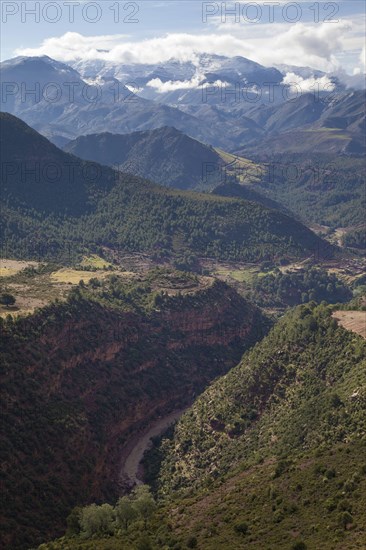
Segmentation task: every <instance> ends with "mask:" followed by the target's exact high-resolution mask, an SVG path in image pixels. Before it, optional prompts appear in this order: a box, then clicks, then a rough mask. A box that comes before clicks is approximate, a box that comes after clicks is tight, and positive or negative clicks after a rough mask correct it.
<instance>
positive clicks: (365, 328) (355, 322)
mask: <svg viewBox="0 0 366 550" xmlns="http://www.w3.org/2000/svg"><path fill="white" fill-rule="evenodd" d="M333 317H334V319H336V320H337V321H338V322H339V324H340V325H342V327H344V328H345V329H347V330H351V331H352V332H356V333H357V334H360V335H361V336H362V337H363V338H365V339H366V311H335V312H334V313H333Z"/></svg>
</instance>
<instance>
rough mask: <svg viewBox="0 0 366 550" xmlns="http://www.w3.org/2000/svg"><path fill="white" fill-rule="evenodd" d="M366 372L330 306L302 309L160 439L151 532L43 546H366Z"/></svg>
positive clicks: (153, 457) (361, 346)
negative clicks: (332, 314) (156, 500)
mask: <svg viewBox="0 0 366 550" xmlns="http://www.w3.org/2000/svg"><path fill="white" fill-rule="evenodd" d="M365 366H366V343H365V341H364V340H363V339H362V338H361V337H359V336H357V335H355V334H353V333H350V332H348V331H345V330H344V329H342V328H341V327H338V326H337V323H336V321H335V320H334V319H332V318H331V308H330V307H329V306H326V305H318V306H317V305H315V303H310V304H306V305H302V306H299V307H297V308H296V309H294V310H291V311H290V312H288V313H287V315H286V316H285V317H284V318H283V319H282V320H281V321H280V322H279V323H278V324H277V325H276V326H275V327H274V328H273V329H272V331H271V332H270V334H269V335H268V336H267V337H266V338H265V339H264V340H263V341H262V342H260V343H259V344H257V345H256V346H255V347H254V348H253V349H252V350H251V351H249V352H247V353H246V354H245V355H244V356H243V359H242V361H241V363H240V364H239V366H237V367H235V368H234V369H232V370H231V371H230V372H229V373H228V374H227V375H226V376H224V377H222V378H220V379H218V380H217V381H216V382H214V383H213V384H212V386H210V387H209V388H208V389H207V390H206V391H205V392H204V393H203V394H202V395H201V396H200V397H199V398H198V399H197V400H196V402H195V403H194V405H193V406H192V407H191V408H190V409H189V410H188V412H186V413H185V414H184V415H183V417H182V418H181V420H180V421H179V422H178V424H177V425H176V427H175V430H174V432H173V433H172V434H171V438H170V439H167V438H163V440H162V443H161V444H160V445H159V443H158V441H156V442H155V444H156V446H155V448H154V449H153V450H152V451H151V453H150V456H149V457H148V458H147V464H148V465H149V469H148V473H149V477H150V480H151V481H152V482H153V484H154V486H155V488H156V490H157V492H158V495H159V500H158V508H157V510H156V511H155V513H153V514H152V516H151V518H150V520H149V523H148V525H147V528H146V529H144V526H143V523H142V521H141V520H136V523H133V524H131V525H130V526H129V527H128V529H127V530H123V531H121V530H118V529H115V530H114V531H113V536H112V537H109V538H108V539H106V538H100V536H97V537H96V538H94V539H89V540H87V541H85V537H84V538H83V536H80V535H76V536H75V535H74V536H71V538H70V535H69V537H68V538H66V539H61V540H60V541H55V542H54V543H53V545H52V546H51V545H45V546H42V548H47V549H51V548H54V549H55V550H56V549H57V550H58V549H61V548H63V547H64V545H65V546H67V547H68V548H70V549H72V550H73V549H76V548H80V549H84V548H85V549H87V548H88V549H89V548H95V549H97V548H98V549H99V548H101V549H103V548H110V549H111V550H113V549H114V548H116V549H117V548H119V547H120V546H121V544H122V545H123V547H124V548H126V549H128V550H130V549H131V550H132V549H135V548H141V549H143V548H146V549H148V548H150V549H153V550H157V549H160V548H163V549H169V548H175V549H181V550H183V549H186V548H203V549H209V550H216V549H217V548H240V549H245V548H253V549H255V550H270V549H273V548H283V549H285V550H287V549H288V550H300V549H302V550H304V549H305V550H306V549H308V550H311V549H313V548H314V549H315V548H322V549H324V550H343V549H345V548H347V549H353V548H354V549H356V548H362V547H363V542H364V540H365V535H366V532H365V509H366V497H365V494H366V492H365V489H366V462H365V450H366V439H365V437H366V436H365V434H366V423H365V418H366V416H365V408H366V374H365V373H366V371H365ZM154 472H155V475H154Z"/></svg>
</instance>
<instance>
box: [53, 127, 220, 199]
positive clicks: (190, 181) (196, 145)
mask: <svg viewBox="0 0 366 550" xmlns="http://www.w3.org/2000/svg"><path fill="white" fill-rule="evenodd" d="M63 149H64V151H66V152H68V153H72V154H74V155H77V156H78V157H80V158H82V159H85V160H92V161H94V162H98V163H100V164H105V165H107V166H112V167H115V168H116V169H118V170H120V171H121V172H129V173H131V174H134V175H135V176H140V177H142V178H148V179H149V180H151V181H154V182H156V183H159V184H160V185H165V186H167V187H174V188H177V189H197V188H199V189H200V190H203V189H211V188H212V187H214V186H215V185H218V184H219V183H220V180H221V178H222V173H223V172H222V170H221V168H223V166H224V162H223V160H222V158H221V157H220V155H219V154H218V153H217V152H216V151H215V149H213V148H212V147H209V146H208V145H204V144H203V143H200V142H199V141H197V140H195V139H192V138H190V137H189V136H186V135H185V134H183V132H180V131H178V130H177V129H176V128H169V127H163V128H158V129H156V130H149V131H146V132H133V133H131V134H124V135H121V134H110V133H104V134H92V135H86V136H80V137H78V138H77V139H75V140H73V141H70V142H69V143H67V144H66V145H65V146H64V147H63Z"/></svg>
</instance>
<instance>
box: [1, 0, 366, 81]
mask: <svg viewBox="0 0 366 550" xmlns="http://www.w3.org/2000/svg"><path fill="white" fill-rule="evenodd" d="M1 27H2V28H1V31H2V32H1V59H2V60H4V59H9V58H12V57H15V56H17V55H49V56H50V57H52V58H54V59H57V60H59V61H64V62H66V63H67V62H68V61H69V62H70V61H75V60H78V59H85V60H87V59H102V60H106V61H111V62H113V63H121V64H123V63H131V62H135V63H164V61H166V60H168V59H170V58H172V57H175V58H177V59H179V60H183V61H184V60H192V59H194V58H195V56H197V54H199V53H203V52H207V53H215V54H219V55H227V56H235V55H241V56H243V57H247V58H249V59H251V60H253V61H256V62H258V63H261V64H263V65H265V66H272V65H279V64H287V65H298V66H310V67H312V68H315V69H319V70H324V71H327V72H339V73H342V72H345V73H348V74H351V75H352V74H356V75H357V74H360V73H364V72H365V46H364V42H365V3H364V2H363V0H346V1H341V2H303V1H300V2H285V1H283V0H277V1H274V2H271V1H268V0H258V1H257V2H222V1H221V0H220V1H219V2H206V1H204V2H202V1H200V0H162V1H159V0H142V1H141V0H136V1H129V0H127V1H116V0H111V1H109V0H103V1H97V2H92V1H87V0H79V1H74V0H69V1H62V0H61V1H58V2H52V1H47V0H46V1H40V2H33V1H32V2H30V1H27V2H24V1H9V2H7V1H4V0H3V1H2V2H1Z"/></svg>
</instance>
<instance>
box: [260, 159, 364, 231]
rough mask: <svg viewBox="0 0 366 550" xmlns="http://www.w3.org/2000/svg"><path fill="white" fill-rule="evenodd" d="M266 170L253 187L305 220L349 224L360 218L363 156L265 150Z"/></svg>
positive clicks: (360, 221)
mask: <svg viewBox="0 0 366 550" xmlns="http://www.w3.org/2000/svg"><path fill="white" fill-rule="evenodd" d="M255 159H256V160H258V161H259V162H267V173H266V174H265V175H264V177H263V179H262V181H261V182H260V183H259V185H258V187H257V186H256V187H255V189H256V190H258V191H260V192H262V193H263V194H265V195H267V196H268V197H269V198H271V199H274V200H276V201H278V202H279V203H281V204H283V205H285V206H286V207H287V208H289V209H290V210H291V211H292V212H294V213H295V214H297V215H298V216H299V218H300V219H302V220H304V221H305V222H306V223H317V224H322V225H325V226H330V227H332V228H335V227H349V226H354V225H357V224H360V223H362V222H363V218H364V213H365V192H364V180H363V169H364V162H363V158H360V157H348V156H335V155H331V154H325V153H323V154H322V153H317V154H316V155H315V154H300V153H299V154H288V153H283V154H280V155H273V156H272V157H270V158H268V157H267V156H266V154H265V153H264V154H263V155H258V156H257V157H255Z"/></svg>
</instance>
